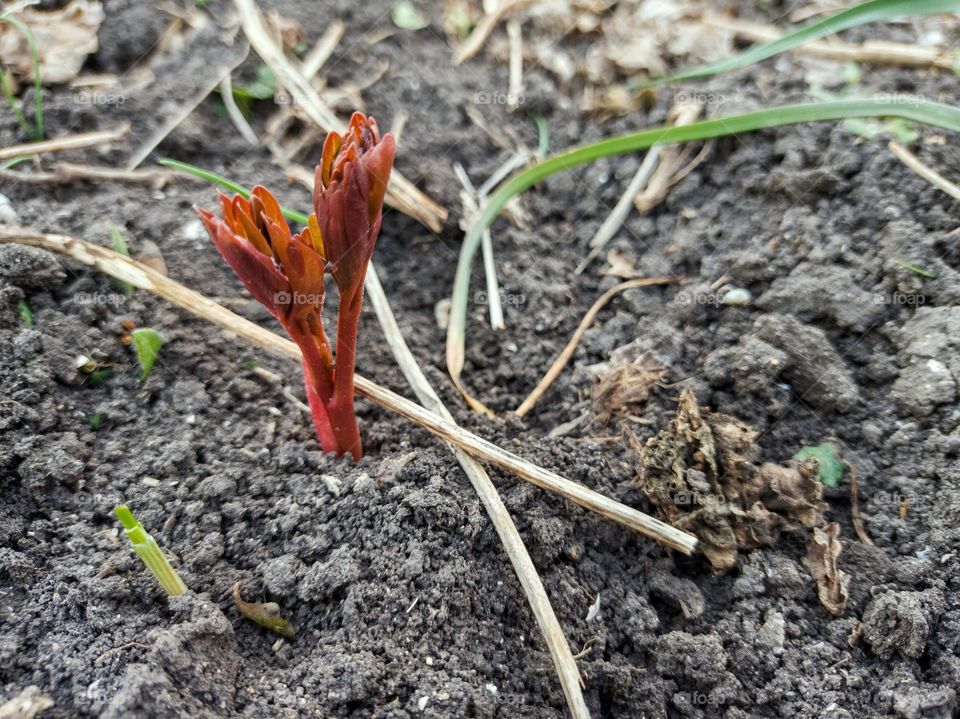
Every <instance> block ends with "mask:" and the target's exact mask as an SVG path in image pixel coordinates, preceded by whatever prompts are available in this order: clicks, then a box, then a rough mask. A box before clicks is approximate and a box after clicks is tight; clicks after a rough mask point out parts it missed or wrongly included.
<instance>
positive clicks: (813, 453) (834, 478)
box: [793, 443, 845, 487]
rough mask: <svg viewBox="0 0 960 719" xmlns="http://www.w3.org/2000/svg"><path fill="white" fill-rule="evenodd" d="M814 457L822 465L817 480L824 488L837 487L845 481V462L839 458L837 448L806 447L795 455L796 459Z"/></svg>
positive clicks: (822, 445) (828, 446)
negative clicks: (842, 480) (841, 481)
mask: <svg viewBox="0 0 960 719" xmlns="http://www.w3.org/2000/svg"><path fill="white" fill-rule="evenodd" d="M807 457H814V458H815V459H816V460H817V462H818V463H819V464H820V472H819V474H818V475H817V478H818V479H819V480H820V484H822V485H823V486H824V487H836V486H837V485H838V484H840V480H841V479H843V472H844V469H845V467H844V466H843V462H841V461H840V458H839V457H838V456H837V448H836V447H834V446H833V445H832V444H829V443H825V444H818V445H816V446H814V447H804V448H803V449H801V450H800V451H799V452H797V453H796V454H795V455H793V458H794V459H806V458H807Z"/></svg>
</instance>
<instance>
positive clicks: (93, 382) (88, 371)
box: [73, 354, 111, 387]
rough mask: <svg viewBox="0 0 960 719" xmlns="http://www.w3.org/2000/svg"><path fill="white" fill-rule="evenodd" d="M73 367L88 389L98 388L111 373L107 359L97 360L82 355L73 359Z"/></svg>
mask: <svg viewBox="0 0 960 719" xmlns="http://www.w3.org/2000/svg"><path fill="white" fill-rule="evenodd" d="M73 365H74V367H76V368H77V371H78V372H80V374H81V375H82V376H83V383H84V385H86V386H88V387H99V386H100V385H101V384H103V383H104V382H105V381H106V379H107V377H109V376H110V373H111V364H110V362H109V359H106V360H99V359H94V358H92V357H89V356H87V355H83V354H82V355H77V356H76V357H75V358H74V360H73Z"/></svg>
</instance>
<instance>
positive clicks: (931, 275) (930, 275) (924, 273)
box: [894, 260, 937, 280]
mask: <svg viewBox="0 0 960 719" xmlns="http://www.w3.org/2000/svg"><path fill="white" fill-rule="evenodd" d="M894 262H896V263H897V264H898V265H900V266H901V267H902V268H903V269H905V270H910V271H911V272H912V273H914V274H915V275H920V276H921V277H925V278H926V279H928V280H935V279H937V273H936V272H931V271H930V270H925V269H923V268H922V267H920V266H919V265H912V264H910V263H909V262H904V261H903V260H894Z"/></svg>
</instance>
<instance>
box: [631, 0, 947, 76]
mask: <svg viewBox="0 0 960 719" xmlns="http://www.w3.org/2000/svg"><path fill="white" fill-rule="evenodd" d="M957 10H960V0H869V2H865V3H861V4H860V5H855V6H853V7H851V8H847V9H846V10H842V11H840V12H838V13H837V14H836V15H831V16H830V17H827V18H824V19H822V20H819V21H817V22H814V23H812V24H810V25H807V26H806V27H802V28H800V29H799V30H794V31H793V32H789V33H787V34H786V35H783V36H782V37H779V38H777V39H776V40H772V41H770V42H765V43H762V44H760V45H754V46H753V47H751V48H750V49H748V50H745V51H744V52H742V53H740V54H739V55H733V56H732V57H728V58H725V59H723V60H718V61H717V62H711V63H708V64H706V65H697V66H696V67H690V68H686V69H683V70H678V71H677V72H675V73H672V74H670V75H667V76H664V77H657V78H652V79H651V80H648V81H646V82H642V83H638V85H637V86H638V87H655V86H657V85H663V84H666V83H669V82H677V81H680V80H693V79H695V78H702V77H710V76H711V75H717V74H719V73H721V72H729V71H731V70H738V69H739V68H741V67H747V66H748V65H753V64H755V63H757V62H760V61H761V60H766V59H767V58H768V57H773V56H774V55H779V54H780V53H782V52H786V51H787V50H792V49H793V48H795V47H798V46H800V45H803V44H805V43H808V42H811V41H813V40H818V39H820V38H822V37H827V36H828V35H835V34H836V33H838V32H840V31H842V30H847V29H849V28H852V27H856V26H858V25H864V24H866V23H871V22H883V21H885V20H893V19H894V18H899V17H905V16H918V15H932V14H936V13H947V12H956V11H957Z"/></svg>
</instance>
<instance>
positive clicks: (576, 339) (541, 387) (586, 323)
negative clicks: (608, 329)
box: [516, 277, 678, 417]
mask: <svg viewBox="0 0 960 719" xmlns="http://www.w3.org/2000/svg"><path fill="white" fill-rule="evenodd" d="M677 281H678V279H677V278H676V277H650V278H644V279H637V280H629V281H627V282H621V283H620V284H619V285H617V286H616V287H611V288H610V289H609V290H607V291H606V292H604V293H603V294H602V295H600V297H599V298H597V301H596V302H594V303H593V306H591V307H590V309H589V310H587V314H585V315H584V316H583V319H582V320H580V324H579V325H578V326H577V329H576V331H575V332H574V333H573V336H572V337H571V338H570V341H569V342H567V345H566V347H564V348H563V351H562V352H560V354H559V355H558V356H557V359H555V360H554V361H553V364H552V365H550V369H548V370H547V373H546V374H545V375H544V376H543V379H541V380H540V382H539V383H538V384H537V386H536V387H534V388H533V391H532V392H530V394H529V395H527V398H526V399H525V400H523V402H522V403H521V405H520V406H519V407H517V412H516V413H517V415H518V416H520V417H523V416H524V415H525V414H527V413H528V412H529V411H530V410H531V409H533V407H534V405H535V404H536V403H537V402H538V401H539V400H540V398H541V397H542V396H543V394H544V392H546V391H547V390H548V389H550V385H552V384H553V383H554V381H555V380H556V379H557V377H559V376H560V373H561V372H563V368H564V367H566V366H567V363H568V362H569V361H570V358H571V357H573V353H574V352H575V351H576V349H577V345H579V344H580V340H581V339H582V338H583V334H584V332H586V331H587V330H588V329H590V325H592V324H593V321H594V320H595V319H596V318H597V315H598V314H599V313H600V310H602V309H603V308H604V307H606V305H607V303H608V302H610V300H612V299H613V298H614V297H616V296H617V295H618V294H620V293H621V292H625V291H626V290H635V289H639V288H640V287H651V286H653V285H667V284H670V283H673V282H677Z"/></svg>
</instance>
